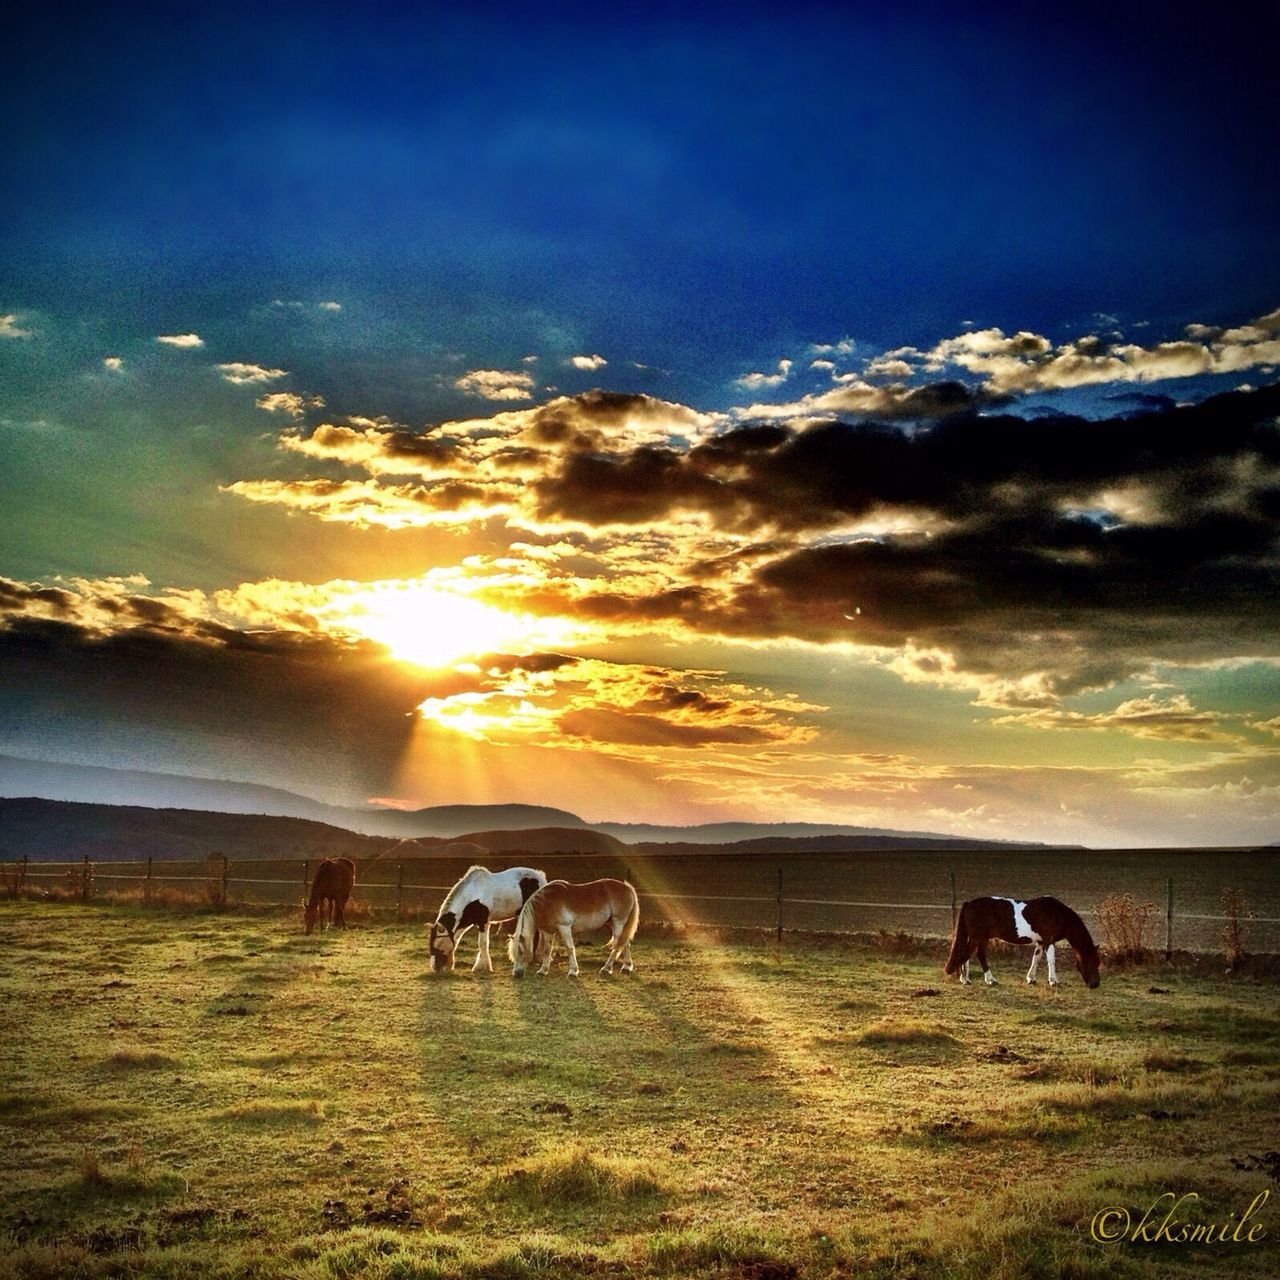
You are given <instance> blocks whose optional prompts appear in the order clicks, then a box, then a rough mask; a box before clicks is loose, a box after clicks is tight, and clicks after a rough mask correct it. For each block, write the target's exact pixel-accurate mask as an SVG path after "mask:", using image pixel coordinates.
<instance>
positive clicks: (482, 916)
mask: <svg viewBox="0 0 1280 1280" xmlns="http://www.w3.org/2000/svg"><path fill="white" fill-rule="evenodd" d="M546 883H547V877H546V873H545V872H542V871H535V870H534V869H533V868H532V867H508V868H507V869H506V870H505V871H489V870H488V869H487V868H485V867H470V868H469V869H468V870H467V873H466V874H465V875H464V876H463V877H462V879H461V880H459V881H458V883H457V884H455V885H454V886H453V888H452V889H450V890H449V892H448V893H447V894H445V899H444V901H443V902H442V903H441V904H440V910H439V912H438V913H437V915H436V921H435V924H433V925H432V926H431V941H430V946H431V972H432V973H439V972H440V970H441V969H452V968H453V962H454V959H455V956H456V954H457V950H458V943H459V942H461V941H462V935H463V934H464V933H466V931H467V930H468V929H470V928H472V927H473V926H474V927H475V928H476V930H477V931H478V935H479V940H480V946H479V950H478V951H477V952H476V962H475V964H473V965H472V966H471V971H472V972H473V973H478V972H481V971H483V972H485V973H492V972H493V961H492V960H490V958H489V926H490V925H491V924H500V923H501V922H502V921H504V920H514V919H515V918H516V916H518V915H519V914H520V908H521V907H523V906H524V904H525V903H526V902H527V901H528V900H529V898H530V897H531V896H532V895H533V894H535V893H536V892H537V891H538V890H539V889H541V888H542V886H543V885H544V884H546Z"/></svg>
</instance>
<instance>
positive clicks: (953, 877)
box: [951, 871, 956, 933]
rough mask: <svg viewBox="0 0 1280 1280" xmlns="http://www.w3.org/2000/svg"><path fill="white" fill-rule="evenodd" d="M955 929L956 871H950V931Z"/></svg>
mask: <svg viewBox="0 0 1280 1280" xmlns="http://www.w3.org/2000/svg"><path fill="white" fill-rule="evenodd" d="M955 929H956V873H955V872H954V871H953V872H951V932H952V933H954V932H955Z"/></svg>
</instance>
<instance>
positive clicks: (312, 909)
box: [302, 858, 356, 934]
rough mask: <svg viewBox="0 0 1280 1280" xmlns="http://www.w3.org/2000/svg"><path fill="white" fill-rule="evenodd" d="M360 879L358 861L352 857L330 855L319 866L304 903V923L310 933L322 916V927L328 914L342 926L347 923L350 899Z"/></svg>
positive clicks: (332, 920)
mask: <svg viewBox="0 0 1280 1280" xmlns="http://www.w3.org/2000/svg"><path fill="white" fill-rule="evenodd" d="M355 883H356V864H355V863H354V862H352V861H351V859H350V858H326V859H325V860H324V861H323V862H322V863H321V864H320V865H319V866H318V867H317V868H316V874H315V877H314V878H313V879H312V881H311V896H310V897H309V898H308V899H307V901H306V902H305V903H304V904H303V907H302V924H303V927H304V928H305V929H306V931H307V933H308V934H309V933H310V932H311V930H312V929H313V928H314V927H315V923H316V919H317V918H319V920H320V927H321V929H323V928H324V926H325V917H326V915H327V916H328V918H329V920H330V921H331V922H332V923H333V924H335V925H337V926H338V927H339V928H340V929H345V928H346V927H347V921H346V917H345V916H344V915H343V912H344V910H345V909H346V905H347V899H348V898H349V897H351V890H352V889H353V888H354V887H355Z"/></svg>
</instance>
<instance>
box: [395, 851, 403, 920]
mask: <svg viewBox="0 0 1280 1280" xmlns="http://www.w3.org/2000/svg"><path fill="white" fill-rule="evenodd" d="M396 919H397V920H403V919H404V863H403V862H401V863H399V864H398V865H397V867H396Z"/></svg>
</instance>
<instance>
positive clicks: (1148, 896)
mask: <svg viewBox="0 0 1280 1280" xmlns="http://www.w3.org/2000/svg"><path fill="white" fill-rule="evenodd" d="M490 861H491V862H492V863H493V864H495V865H498V864H501V865H512V864H515V863H524V864H527V865H532V866H537V867H539V868H542V869H543V870H545V871H546V872H547V874H548V876H549V877H551V878H552V879H555V878H563V879H567V880H591V879H596V878H598V877H601V876H618V877H621V878H624V879H628V880H630V881H631V882H632V883H633V884H634V885H635V886H636V888H637V891H638V892H639V894H640V898H641V911H642V915H643V917H644V918H645V919H647V920H657V921H665V922H668V923H672V924H689V925H699V924H701V925H709V926H716V927H725V926H737V927H743V928H747V929H751V930H754V931H767V932H772V933H774V934H776V936H777V937H779V938H781V937H782V936H783V933H784V932H786V931H795V930H804V931H812V932H819V933H867V932H872V933H874V932H878V931H882V930H887V931H891V932H903V933H909V934H914V935H918V936H922V937H945V936H947V935H949V934H950V932H951V927H952V922H953V918H954V912H955V908H956V906H957V904H958V903H959V902H962V901H964V900H965V899H966V898H970V897H977V896H979V895H981V894H987V893H993V894H1009V893H1011V892H1018V893H1022V894H1024V896H1030V895H1032V894H1034V893H1039V892H1046V891H1048V892H1052V893H1053V894H1054V895H1055V896H1057V897H1059V898H1061V899H1063V900H1064V901H1066V902H1069V903H1071V904H1072V905H1074V906H1075V907H1076V908H1077V909H1078V910H1079V911H1080V912H1081V914H1082V915H1083V916H1084V917H1085V918H1086V920H1088V921H1089V922H1090V923H1091V924H1094V923H1096V918H1097V910H1096V909H1097V906H1098V904H1099V903H1101V901H1102V900H1103V899H1104V898H1105V897H1107V896H1110V895H1114V894H1126V893H1127V894H1130V895H1131V896H1132V897H1133V898H1134V899H1135V901H1137V902H1139V903H1146V904H1150V914H1149V931H1148V935H1147V937H1146V939H1145V941H1146V944H1147V945H1148V946H1149V947H1153V948H1159V947H1160V945H1161V944H1162V943H1163V944H1164V947H1165V949H1166V951H1172V950H1173V949H1174V948H1175V947H1176V948H1178V949H1185V950H1198V951H1217V950H1219V948H1220V947H1221V943H1222V927H1223V925H1224V924H1225V923H1226V922H1227V921H1228V919H1229V917H1228V916H1226V915H1224V914H1223V913H1222V896H1221V895H1222V891H1223V889H1225V888H1237V889H1241V890H1243V892H1244V896H1245V898H1246V899H1247V900H1248V903H1249V907H1250V914H1247V915H1246V916H1244V917H1243V918H1242V925H1243V928H1244V937H1245V945H1246V947H1247V949H1248V950H1249V951H1251V952H1253V953H1255V954H1265V953H1269V952H1277V951H1280V876H1277V875H1276V871H1277V870H1278V869H1280V850H1275V851H1273V850H1240V849H1217V850H1208V849H1203V850H1103V851H1091V850H1065V851H1064V850H1031V851H1027V850H1008V849H989V850H976V851H970V850H965V851H945V850H937V849H891V850H884V849H880V850H857V851H851V852H844V853H834V854H833V853H788V854H787V855H785V857H780V856H779V855H778V854H777V853H766V854H734V853H727V854H726V853H719V854H715V853H713V854H687V853H684V854H662V853H655V852H646V853H644V854H643V855H642V854H639V853H637V854H635V855H632V856H626V857H617V856H612V855H599V854H570V853H557V854H549V855H541V854H528V853H525V854H520V853H512V854H502V855H496V854H495V855H493V856H492V857H491V858H490ZM318 864H319V858H310V859H306V858H291V859H290V858H277V859H258V860H236V861H234V862H232V861H230V860H229V859H227V858H225V857H222V856H221V855H219V854H214V855H212V856H211V857H210V858H208V859H206V860H204V861H185V862H177V861H171V860H170V861H166V860H161V859H158V858H154V857H149V858H146V859H145V860H140V861H135V862H122V861H109V862H108V861H102V862H94V861H92V860H91V859H89V858H88V857H84V858H81V859H79V860H78V861H75V862H59V863H53V862H27V861H26V860H25V859H23V860H22V861H21V862H18V863H8V864H4V866H3V871H4V879H5V883H6V885H8V886H9V888H10V891H11V893H13V894H14V896H16V894H17V893H18V892H20V891H23V890H25V891H31V890H35V891H39V890H40V889H42V888H43V889H46V890H48V889H50V888H52V889H56V890H60V891H61V892H62V893H63V894H64V895H68V896H74V897H79V898H82V899H83V900H85V901H91V900H94V899H101V898H109V897H112V896H116V895H121V894H129V895H132V896H134V897H136V898H139V899H140V900H141V901H143V902H144V903H149V902H151V901H152V900H153V899H154V898H156V897H157V896H159V894H160V893H161V891H162V890H163V889H164V888H166V887H168V886H173V887H175V888H177V889H178V890H179V891H180V892H184V893H186V894H189V895H193V896H196V897H199V898H200V899H202V900H204V901H206V902H208V903H210V904H211V905H214V906H220V907H226V906H228V905H230V904H232V903H244V904H251V905H252V904H259V905H269V904H278V905H285V904H294V903H300V902H301V900H302V898H303V897H304V896H305V894H306V892H307V888H308V885H309V882H310V877H311V874H312V872H313V871H314V869H315V867H316V866H317V865H318ZM467 865H468V864H467V862H466V860H464V859H459V858H456V857H439V856H427V857H417V858H412V859H405V860H403V861H392V860H390V859H387V858H382V859H379V858H375V859H366V860H364V861H363V862H359V861H358V862H357V881H356V891H355V900H356V901H357V902H360V903H363V904H364V905H366V906H369V907H371V908H373V909H374V910H376V911H378V912H379V913H382V912H386V913H388V914H391V913H394V914H395V915H397V916H406V915H412V916H427V915H434V913H435V911H436V909H437V908H438V906H439V903H440V901H441V899H442V898H443V896H444V894H445V893H446V892H447V890H448V889H449V887H450V886H451V885H452V884H453V883H454V882H455V881H456V880H457V879H458V877H459V876H461V874H462V873H463V872H464V871H465V870H466V867H467ZM1095 932H1096V930H1095Z"/></svg>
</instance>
